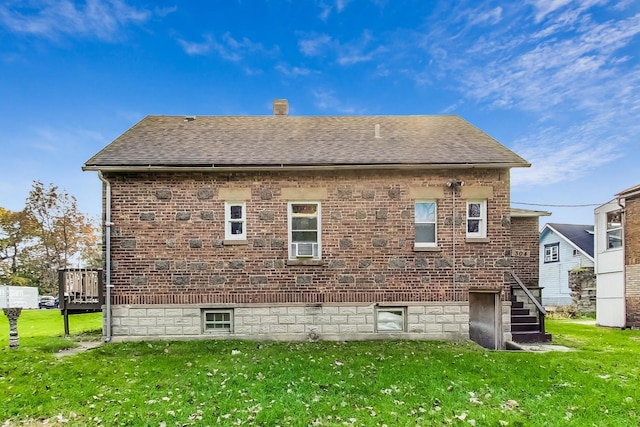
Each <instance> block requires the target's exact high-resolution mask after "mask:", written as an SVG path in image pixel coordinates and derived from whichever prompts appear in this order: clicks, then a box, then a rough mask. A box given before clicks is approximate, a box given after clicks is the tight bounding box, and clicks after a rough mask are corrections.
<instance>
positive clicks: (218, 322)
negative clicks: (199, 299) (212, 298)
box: [202, 309, 233, 333]
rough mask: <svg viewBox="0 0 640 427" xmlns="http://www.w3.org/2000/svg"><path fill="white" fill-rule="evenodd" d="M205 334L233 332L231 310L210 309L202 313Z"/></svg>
mask: <svg viewBox="0 0 640 427" xmlns="http://www.w3.org/2000/svg"><path fill="white" fill-rule="evenodd" d="M202 329H203V331H204V332H205V333H221V332H227V333H228V332H233V309H210V310H203V312H202Z"/></svg>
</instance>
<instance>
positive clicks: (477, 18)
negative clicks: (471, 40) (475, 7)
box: [471, 6, 502, 25]
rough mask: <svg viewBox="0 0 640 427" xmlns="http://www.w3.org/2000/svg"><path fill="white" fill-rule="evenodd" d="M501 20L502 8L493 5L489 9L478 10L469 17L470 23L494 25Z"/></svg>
mask: <svg viewBox="0 0 640 427" xmlns="http://www.w3.org/2000/svg"><path fill="white" fill-rule="evenodd" d="M501 20H502V8H501V7H500V6H497V7H494V8H493V9H491V10H488V11H485V12H480V13H477V14H475V15H474V16H473V17H472V19H471V24H472V25H477V24H488V25H494V24H497V23H498V22H500V21H501Z"/></svg>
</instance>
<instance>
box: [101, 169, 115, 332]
mask: <svg viewBox="0 0 640 427" xmlns="http://www.w3.org/2000/svg"><path fill="white" fill-rule="evenodd" d="M98 178H100V181H102V182H103V184H104V185H105V216H104V227H105V270H106V271H105V282H106V286H107V297H106V304H105V305H106V307H105V310H106V311H107V313H106V314H107V316H106V317H107V321H106V324H107V325H106V326H107V328H106V329H107V330H106V332H105V337H104V342H109V341H111V288H112V287H113V285H112V284H111V226H112V225H113V223H112V222H111V183H110V182H109V181H108V180H107V179H106V178H105V177H104V176H103V175H102V172H100V171H98Z"/></svg>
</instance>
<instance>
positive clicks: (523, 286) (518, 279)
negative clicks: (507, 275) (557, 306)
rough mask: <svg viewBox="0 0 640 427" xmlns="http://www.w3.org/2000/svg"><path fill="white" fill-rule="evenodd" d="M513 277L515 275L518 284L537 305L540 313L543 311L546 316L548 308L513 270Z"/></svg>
mask: <svg viewBox="0 0 640 427" xmlns="http://www.w3.org/2000/svg"><path fill="white" fill-rule="evenodd" d="M511 277H513V278H514V279H515V281H516V283H517V284H518V286H520V289H522V290H523V291H524V293H525V294H526V295H527V297H528V298H529V299H530V300H531V301H532V302H533V304H534V305H535V306H536V308H537V309H538V311H539V312H540V313H542V315H543V316H546V315H547V310H545V309H544V307H543V306H542V305H541V304H540V302H539V301H538V300H537V299H536V297H534V296H533V294H532V293H531V291H530V290H529V289H527V287H526V286H525V285H524V283H522V280H520V278H519V277H518V275H517V274H516V273H514V272H513V271H511Z"/></svg>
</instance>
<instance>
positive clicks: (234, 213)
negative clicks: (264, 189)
mask: <svg viewBox="0 0 640 427" xmlns="http://www.w3.org/2000/svg"><path fill="white" fill-rule="evenodd" d="M246 224H247V221H246V203H245V202H225V203H224V238H225V240H246V239H247V228H246Z"/></svg>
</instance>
